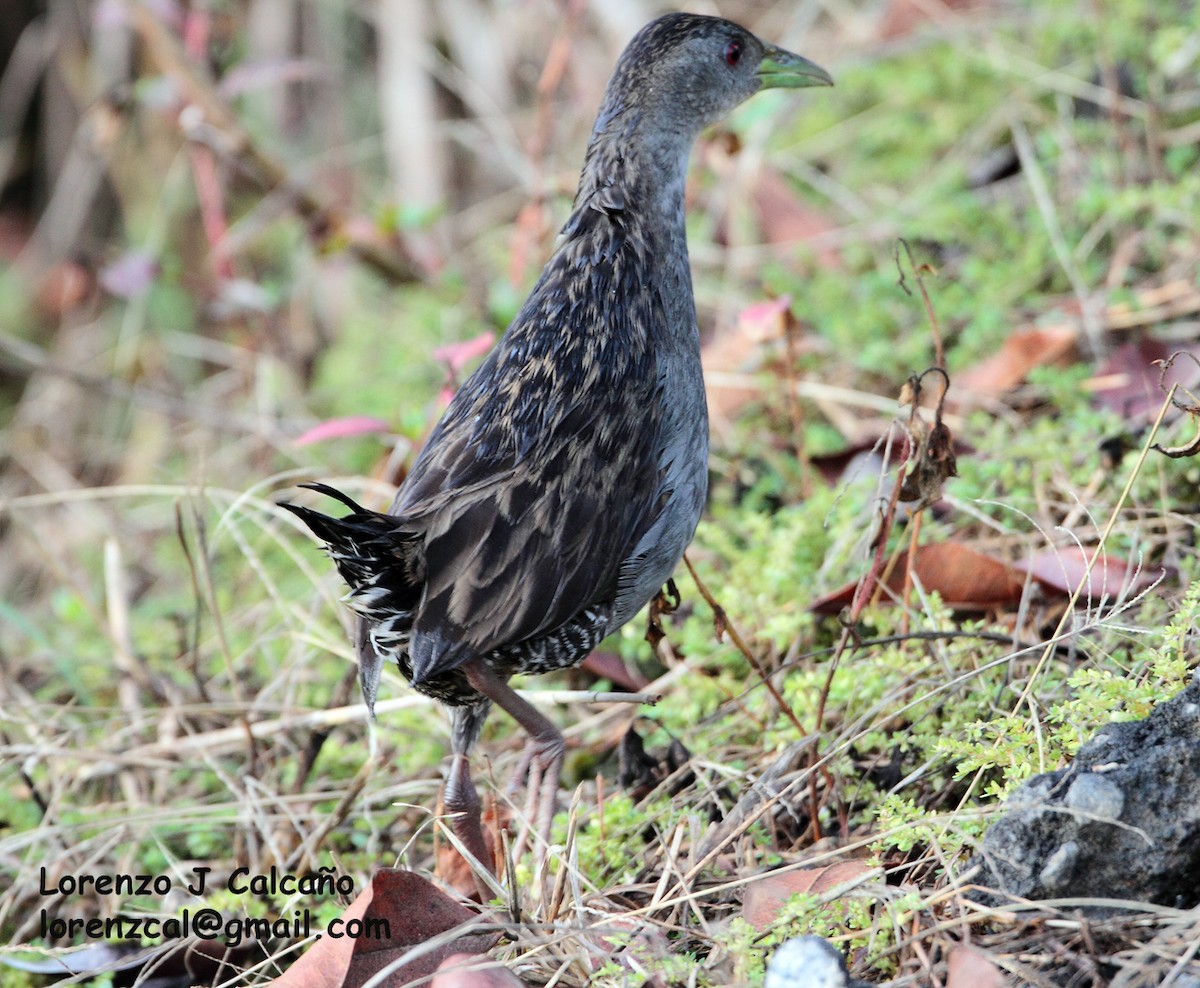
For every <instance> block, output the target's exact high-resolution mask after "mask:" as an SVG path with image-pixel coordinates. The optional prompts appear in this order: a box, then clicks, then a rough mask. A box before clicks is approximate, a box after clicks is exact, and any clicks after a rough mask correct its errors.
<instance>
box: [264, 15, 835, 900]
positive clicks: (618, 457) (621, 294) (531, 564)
mask: <svg viewBox="0 0 1200 988" xmlns="http://www.w3.org/2000/svg"><path fill="white" fill-rule="evenodd" d="M832 84H833V80H832V78H831V77H830V75H829V73H828V72H826V71H825V70H824V69H822V68H821V67H820V66H818V65H816V64H815V63H813V62H811V61H809V60H808V59H806V58H803V57H801V56H800V55H796V54H794V53H792V52H789V51H786V50H784V49H782V48H779V47H776V46H774V45H771V44H768V43H766V42H764V41H762V40H760V39H759V38H757V37H755V35H754V34H752V33H751V32H750V31H748V30H746V29H745V28H743V27H741V26H739V25H737V24H734V23H732V22H730V21H727V20H723V19H721V18H717V17H710V16H702V15H697V14H686V13H670V14H666V15H663V16H661V17H659V18H657V19H655V20H653V21H651V22H650V23H649V24H647V25H646V26H645V27H643V28H642V29H641V30H640V31H639V32H638V33H637V34H636V35H635V36H634V37H633V38H632V40H631V41H630V42H629V44H628V46H627V47H626V48H625V50H624V52H623V53H622V54H621V56H620V57H619V59H618V61H617V63H616V66H615V68H614V70H613V74H612V76H611V78H610V80H609V82H608V85H607V87H606V89H605V92H604V96H603V99H602V102H601V105H600V108H599V111H598V113H597V116H596V120H595V124H594V126H593V128H592V131H591V136H590V138H589V140H588V144H587V149H586V152H585V155H584V162H583V168H582V172H581V176H580V180H579V186H578V191H577V193H576V195H575V198H574V200H573V203H572V207H571V211H570V214H569V217H568V218H567V220H566V222H565V224H564V225H563V227H562V229H561V232H560V234H559V236H558V238H557V241H556V244H555V247H554V249H553V252H552V254H551V256H550V258H549V260H548V261H547V263H546V266H545V268H544V270H543V271H542V273H541V275H540V277H539V278H538V280H537V282H536V284H535V285H534V287H533V289H532V291H531V292H530V294H529V296H528V298H527V299H526V301H525V302H524V304H523V305H522V306H521V308H520V310H519V311H518V312H517V315H516V316H515V317H514V318H513V320H512V322H511V323H510V324H509V326H508V328H507V329H506V330H505V332H504V333H503V335H502V336H501V337H500V339H499V340H498V341H497V343H496V345H495V346H494V348H493V349H492V350H491V352H490V353H489V354H488V355H487V357H486V358H485V359H484V360H483V362H482V363H481V364H480V366H479V367H478V369H477V370H475V372H474V373H473V374H472V375H471V376H470V377H469V378H468V379H467V380H466V381H465V382H464V383H463V384H462V385H461V386H460V387H459V388H458V390H457V391H456V392H455V394H454V396H453V398H452V399H451V401H450V403H449V405H448V406H447V408H446V410H445V412H444V413H443V415H442V417H441V419H440V420H439V421H438V423H437V424H436V425H435V427H434V428H433V430H432V431H431V433H430V435H429V437H428V439H427V441H426V442H425V444H424V446H423V447H422V449H421V450H420V452H419V453H418V455H417V457H416V459H415V461H414V463H413V465H412V467H411V469H410V470H409V472H408V474H407V476H406V477H405V479H404V481H403V483H402V484H401V486H400V488H399V490H398V491H397V493H396V496H395V500H394V501H393V503H392V505H391V507H390V509H389V510H387V511H386V512H380V511H374V510H370V509H367V508H364V507H363V506H361V505H360V504H358V503H357V502H355V501H354V500H353V499H352V498H350V497H348V496H347V495H346V494H344V493H342V492H341V491H338V490H336V489H334V488H332V487H329V486H328V485H325V484H320V483H311V484H305V485H301V486H304V487H308V488H309V489H311V490H313V491H315V492H318V493H320V494H323V495H327V496H328V497H329V498H332V499H334V500H335V501H338V502H340V503H341V504H342V505H343V506H344V507H345V508H348V509H349V512H348V513H346V514H343V515H341V516H336V517H335V516H332V515H329V514H325V513H322V512H320V511H317V510H316V509H314V508H311V507H308V506H306V505H301V504H292V503H287V504H284V505H283V507H285V508H287V509H288V510H289V511H291V512H293V513H294V514H295V515H297V516H298V517H299V518H300V520H301V521H303V522H304V523H305V524H306V525H307V527H308V528H309V529H311V531H312V533H313V534H314V535H315V536H316V537H317V538H318V539H319V540H320V541H321V542H323V543H324V544H325V548H326V550H327V552H328V554H329V556H330V557H331V559H332V561H333V563H334V564H335V565H336V567H337V570H338V572H339V573H340V575H341V577H342V579H343V580H344V581H345V583H346V584H347V586H348V587H349V592H348V593H347V594H346V597H345V598H344V599H345V601H346V602H347V603H348V605H349V606H350V607H351V608H352V609H353V610H354V611H356V612H357V615H358V622H357V632H356V642H355V645H356V650H357V656H358V662H359V678H360V684H361V687H362V691H363V696H364V699H365V701H366V703H367V706H368V707H369V708H370V709H371V711H372V713H373V711H374V704H375V698H376V694H377V691H378V685H379V678H380V672H381V669H382V667H383V665H384V664H385V663H388V662H396V663H397V664H398V666H399V669H400V671H401V673H402V674H403V675H404V677H405V679H407V680H408V682H409V683H410V684H411V685H412V686H413V687H415V688H416V689H417V690H418V691H420V692H421V693H424V694H426V695H428V696H430V697H432V698H434V699H435V700H438V701H440V702H441V703H442V704H444V705H446V706H447V707H448V708H449V713H450V724H451V731H450V735H451V737H450V742H451V751H452V760H451V764H450V768H449V771H448V774H447V777H446V781H445V785H444V790H443V805H444V807H445V809H446V811H447V815H448V816H449V818H450V824H451V827H452V829H453V831H454V833H455V834H456V835H457V837H458V838H459V840H460V841H461V843H462V845H463V846H464V848H465V849H466V850H467V851H469V852H470V854H471V855H473V856H474V857H475V859H476V860H477V861H479V862H480V863H481V864H483V865H484V866H485V867H489V866H490V862H491V856H490V854H489V853H488V850H487V844H486V842H485V840H484V837H483V833H482V825H481V822H480V800H479V796H478V793H477V791H476V789H475V787H474V783H473V782H472V779H471V772H470V763H469V755H470V752H471V750H472V748H473V747H474V745H475V744H476V742H477V741H478V739H479V735H480V731H481V730H482V727H483V723H484V720H485V718H486V717H487V715H488V712H489V710H490V708H491V706H492V705H493V704H495V705H496V706H498V707H500V708H501V709H503V710H504V711H506V712H507V713H508V714H509V715H510V716H511V717H512V718H513V719H514V720H515V721H516V722H517V723H518V724H519V725H520V726H521V727H522V728H524V730H525V732H526V733H527V734H528V736H529V740H528V742H527V745H526V748H525V752H524V755H523V757H522V762H521V766H522V767H521V768H520V769H519V770H518V775H519V776H520V775H521V774H522V773H524V774H523V778H524V779H525V784H526V790H527V795H526V807H525V808H526V814H527V815H526V817H525V819H526V820H527V821H532V822H534V823H536V826H537V829H538V833H539V835H540V836H541V837H542V839H543V847H545V843H546V842H548V840H549V836H550V827H551V822H552V819H553V816H554V813H555V809H556V805H557V795H558V785H559V774H560V771H561V768H562V763H563V757H564V751H565V743H564V739H563V735H562V733H561V732H560V731H559V729H558V728H557V727H556V726H555V725H554V723H553V722H552V721H550V720H549V719H548V718H547V717H546V716H545V715H543V714H542V713H541V712H539V711H538V710H537V709H536V708H535V707H534V706H533V705H532V704H530V703H529V702H528V701H527V700H526V699H524V698H523V697H521V696H520V695H519V694H518V693H517V692H516V691H515V690H514V689H513V688H512V687H511V686H510V685H509V679H510V677H511V676H513V675H514V674H517V673H523V674H536V673H546V672H550V671H552V670H556V669H563V668H568V667H571V666H574V665H577V664H578V663H580V662H582V661H583V659H584V658H586V656H587V655H588V653H589V652H591V651H592V650H593V649H594V648H595V647H596V646H597V645H598V644H599V643H600V641H601V640H602V639H604V638H605V637H606V636H608V635H610V634H612V633H613V632H614V631H616V630H617V629H618V628H620V627H621V626H622V625H624V624H625V623H626V622H628V621H629V620H630V619H632V618H633V617H634V616H635V615H637V614H638V612H639V611H640V610H641V609H642V608H643V607H644V606H645V605H646V604H647V603H648V602H649V601H650V600H652V599H653V598H654V597H655V596H656V595H658V594H659V593H660V592H661V590H662V588H663V586H664V584H666V583H667V582H668V581H669V580H670V579H671V575H672V573H673V571H674V570H675V567H676V566H677V564H678V563H679V561H680V559H681V558H682V556H683V553H684V550H685V549H686V548H687V546H688V544H689V543H690V541H691V539H692V537H693V535H694V533H695V530H696V527H697V524H698V522H699V519H700V516H701V512H702V510H703V507H704V504H705V499H706V496H707V487H708V411H707V406H706V403H705V392H704V379H703V375H702V373H701V364H700V338H699V331H698V327H697V321H696V308H695V302H694V299H693V293H692V278H691V269H690V265H689V261H688V248H687V237H686V232H685V222H684V220H685V211H684V184H685V178H686V173H687V163H688V158H689V156H690V153H691V148H692V145H693V144H694V143H695V141H696V139H697V137H698V136H699V135H700V133H701V132H702V131H703V130H704V129H705V128H706V127H708V126H710V125H712V124H714V123H716V122H717V121H719V120H720V119H722V118H723V117H724V116H725V115H726V114H727V113H728V112H729V111H730V110H732V109H733V108H734V107H735V106H737V105H739V104H740V103H742V102H743V101H744V100H746V99H748V98H749V97H751V96H753V95H754V94H755V93H757V92H759V91H761V90H764V89H771V88H801V87H807V86H825V85H832ZM482 890H483V886H481V891H482Z"/></svg>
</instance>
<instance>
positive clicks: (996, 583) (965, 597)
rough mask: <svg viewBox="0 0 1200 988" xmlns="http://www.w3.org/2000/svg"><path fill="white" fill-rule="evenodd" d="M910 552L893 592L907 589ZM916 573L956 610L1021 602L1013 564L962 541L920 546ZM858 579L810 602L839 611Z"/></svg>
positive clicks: (895, 574) (822, 610) (893, 580)
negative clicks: (1009, 564) (906, 569)
mask: <svg viewBox="0 0 1200 988" xmlns="http://www.w3.org/2000/svg"><path fill="white" fill-rule="evenodd" d="M907 560H908V553H907V552H905V553H902V554H901V556H900V559H899V560H898V561H897V562H896V565H895V566H894V567H892V572H891V577H890V578H889V579H888V581H887V586H888V588H889V589H890V590H891V591H892V593H893V594H899V593H901V592H902V591H903V589H904V570H905V566H906V564H907ZM913 575H914V577H915V578H916V580H917V581H919V582H920V584H921V586H922V587H924V588H925V590H927V591H937V593H938V594H939V595H940V596H941V598H942V600H943V601H944V602H945V603H946V605H947V606H948V607H950V608H952V609H953V610H956V611H981V610H988V609H990V608H993V607H1012V606H1014V605H1016V604H1017V603H1019V602H1020V600H1021V593H1022V590H1023V589H1024V585H1025V581H1024V578H1023V577H1022V576H1021V575H1020V573H1018V572H1017V571H1016V570H1014V569H1013V568H1012V567H1011V566H1007V565H1005V564H1004V563H1002V562H999V561H998V560H995V559H992V558H991V557H990V556H985V555H984V554H983V553H981V552H976V551H975V550H974V549H968V548H967V547H966V546H965V545H961V544H960V543H958V542H940V543H937V544H935V545H923V546H921V547H920V548H918V549H917V557H916V560H915V561H914V564H913ZM857 585H858V584H857V581H856V582H855V583H850V584H847V585H846V586H844V587H841V588H839V589H837V590H835V591H833V592H832V593H829V594H826V595H825V596H824V597H819V598H818V599H817V600H815V601H813V603H812V604H810V605H809V607H810V609H811V610H813V611H816V612H817V613H818V614H837V613H838V612H839V611H841V609H842V608H843V607H847V606H849V604H850V602H851V601H852V600H853V598H854V591H855V589H856V587H857Z"/></svg>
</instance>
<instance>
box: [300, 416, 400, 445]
mask: <svg viewBox="0 0 1200 988" xmlns="http://www.w3.org/2000/svg"><path fill="white" fill-rule="evenodd" d="M390 431H391V426H389V425H388V424H387V423H386V422H385V421H383V419H376V418H371V417H370V416H369V415H348V416H346V417H345V418H340V419H328V420H326V421H324V422H322V423H321V424H320V425H314V426H313V427H312V428H311V429H309V430H308V431H307V432H304V433H301V434H300V435H299V436H297V437H296V438H295V439H293V440H292V442H294V443H295V444H296V445H297V446H308V445H310V444H311V443H321V442H325V441H326V440H327V439H347V438H349V437H350V436H363V435H367V434H368V433H374V432H390Z"/></svg>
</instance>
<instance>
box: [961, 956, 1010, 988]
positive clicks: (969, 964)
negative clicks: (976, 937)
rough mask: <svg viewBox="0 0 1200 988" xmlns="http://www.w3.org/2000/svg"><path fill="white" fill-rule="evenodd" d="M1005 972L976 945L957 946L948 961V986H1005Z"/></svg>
mask: <svg viewBox="0 0 1200 988" xmlns="http://www.w3.org/2000/svg"><path fill="white" fill-rule="evenodd" d="M1007 984H1008V981H1007V979H1006V978H1005V977H1004V972H1003V971H1002V970H1001V969H1000V968H998V967H997V966H996V965H995V964H993V963H992V962H991V960H989V958H988V956H987V954H985V953H984V952H983V951H982V950H978V949H976V948H975V947H955V948H954V949H953V950H951V951H950V956H949V957H948V958H947V962H946V988H1005V985H1007Z"/></svg>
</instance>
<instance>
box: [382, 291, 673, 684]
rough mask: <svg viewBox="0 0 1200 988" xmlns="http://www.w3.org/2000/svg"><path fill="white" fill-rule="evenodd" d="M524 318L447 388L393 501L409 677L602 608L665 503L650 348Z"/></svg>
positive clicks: (420, 676)
mask: <svg viewBox="0 0 1200 988" xmlns="http://www.w3.org/2000/svg"><path fill="white" fill-rule="evenodd" d="M531 301H532V300H531ZM525 315H526V317H527V318H526V322H528V317H529V316H530V315H531V313H525ZM532 315H534V316H536V315H537V313H536V312H534V313H532ZM542 315H545V313H542ZM560 315H562V313H560ZM626 315H628V313H626ZM519 322H520V317H519V319H518V323H519ZM518 323H515V324H514V327H510V330H509V333H507V334H506V335H505V337H504V339H502V341H501V343H500V344H498V346H497V348H496V350H494V351H493V353H492V354H491V355H490V356H489V358H488V360H487V361H486V362H485V364H484V365H483V366H482V367H481V368H480V369H479V371H477V372H476V374H475V375H473V377H472V378H471V379H470V380H469V381H468V382H467V383H466V384H464V385H463V387H462V388H461V389H460V390H459V392H458V394H456V396H455V399H454V401H453V402H452V403H451V407H450V408H449V409H448V410H447V413H446V415H445V416H444V418H443V419H442V421H441V422H440V423H439V425H438V428H437V429H436V430H435V431H434V434H433V435H432V436H431V437H430V440H429V443H428V444H427V445H426V448H425V451H424V452H423V453H422V455H421V457H419V458H418V461H417V463H416V464H415V465H414V468H413V472H412V474H411V475H410V476H409V478H408V480H407V481H406V483H405V485H404V487H403V488H402V490H401V492H400V494H399V495H398V498H397V503H396V505H395V507H394V508H393V511H394V513H395V514H397V515H399V516H401V517H402V518H404V519H405V520H406V523H408V524H412V525H414V526H415V527H416V528H419V529H420V530H421V531H422V532H423V534H424V553H423V555H424V571H425V572H424V577H425V589H424V594H423V597H422V600H421V603H420V606H419V608H418V610H417V614H416V618H415V621H414V625H413V634H412V639H411V641H410V658H411V659H412V663H413V674H414V679H415V680H416V681H421V680H423V679H425V678H428V677H430V676H435V675H439V674H442V673H445V672H447V671H449V670H450V669H453V668H455V667H456V666H458V665H461V664H462V663H463V662H465V661H467V660H468V659H470V658H472V657H473V656H479V655H486V654H487V653H488V652H490V651H492V650H493V649H495V648H498V647H500V646H502V645H506V644H511V643H516V642H520V641H523V640H525V639H528V638H532V637H534V636H537V635H539V634H541V633H545V632H548V631H552V630H554V629H556V628H558V627H560V626H562V625H564V624H566V623H567V622H569V621H571V620H572V619H573V618H575V617H577V616H578V615H579V614H580V613H581V612H582V611H583V610H585V609H586V608H587V607H588V606H590V605H595V604H600V603H602V602H604V601H606V600H611V599H612V598H613V596H614V595H615V593H616V589H617V578H618V574H619V571H620V567H621V563H622V562H623V561H625V559H626V558H627V557H628V556H629V555H630V554H631V552H632V549H633V547H634V546H635V545H636V544H637V542H638V540H639V539H640V538H641V536H642V535H643V534H644V533H645V532H646V530H647V529H649V527H650V526H651V525H652V524H653V522H654V519H655V518H656V517H657V514H658V512H659V510H660V509H661V502H662V500H663V498H664V496H665V492H664V491H663V490H662V489H661V488H662V478H661V475H660V468H659V461H660V459H661V457H660V451H659V449H658V445H659V437H660V434H661V417H662V400H661V396H660V393H659V389H660V388H661V382H659V380H658V378H657V372H656V370H655V363H654V355H653V353H652V352H651V350H650V348H649V346H648V345H646V346H641V345H633V346H631V345H630V341H629V340H622V339H619V338H618V341H617V342H618V344H619V345H617V344H614V345H613V346H612V348H611V350H610V351H607V352H606V350H605V346H604V345H603V344H597V343H596V340H595V338H594V337H592V338H590V339H589V338H588V336H587V335H586V334H576V335H572V336H563V335H561V334H558V335H553V336H550V335H549V334H545V333H537V332H524V331H522V330H521V328H520V325H519V324H518Z"/></svg>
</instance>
